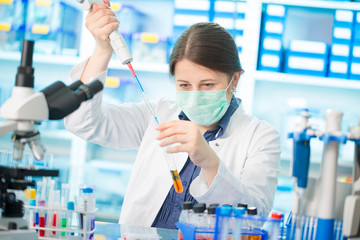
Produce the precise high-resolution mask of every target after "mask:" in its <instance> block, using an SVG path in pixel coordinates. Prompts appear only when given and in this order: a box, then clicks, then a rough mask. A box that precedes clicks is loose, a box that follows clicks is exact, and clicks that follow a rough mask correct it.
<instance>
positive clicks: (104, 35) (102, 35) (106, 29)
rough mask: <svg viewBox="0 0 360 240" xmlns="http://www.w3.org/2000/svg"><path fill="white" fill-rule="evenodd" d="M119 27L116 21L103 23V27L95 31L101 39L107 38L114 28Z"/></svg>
mask: <svg viewBox="0 0 360 240" xmlns="http://www.w3.org/2000/svg"><path fill="white" fill-rule="evenodd" d="M118 28H119V23H118V22H114V23H110V24H107V25H105V26H104V27H103V28H101V31H98V32H97V33H96V36H97V37H98V38H99V39H101V40H105V41H106V40H109V41H110V39H109V35H110V33H111V32H113V31H114V30H115V29H118Z"/></svg>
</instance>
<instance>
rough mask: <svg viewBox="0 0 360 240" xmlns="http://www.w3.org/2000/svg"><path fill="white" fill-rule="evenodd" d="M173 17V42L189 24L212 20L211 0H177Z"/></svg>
mask: <svg viewBox="0 0 360 240" xmlns="http://www.w3.org/2000/svg"><path fill="white" fill-rule="evenodd" d="M174 7H175V10H174V19H173V26H174V28H173V42H175V41H176V40H177V39H178V38H179V36H180V35H181V34H182V33H183V32H184V30H185V29H187V28H188V27H189V26H191V25H193V24H195V23H199V22H209V21H210V1H209V0H198V1H192V0H175V3H174Z"/></svg>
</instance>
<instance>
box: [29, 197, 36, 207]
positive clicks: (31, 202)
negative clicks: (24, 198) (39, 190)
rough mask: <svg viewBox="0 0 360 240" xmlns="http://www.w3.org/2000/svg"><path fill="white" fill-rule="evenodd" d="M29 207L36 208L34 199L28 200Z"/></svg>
mask: <svg viewBox="0 0 360 240" xmlns="http://www.w3.org/2000/svg"><path fill="white" fill-rule="evenodd" d="M29 206H31V207H35V206H36V199H30V200H29Z"/></svg>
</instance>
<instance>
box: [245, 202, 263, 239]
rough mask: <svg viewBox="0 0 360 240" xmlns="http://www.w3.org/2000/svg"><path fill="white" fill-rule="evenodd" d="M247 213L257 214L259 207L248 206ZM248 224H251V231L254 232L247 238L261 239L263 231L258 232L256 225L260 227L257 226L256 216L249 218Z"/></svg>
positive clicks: (249, 227)
mask: <svg viewBox="0 0 360 240" xmlns="http://www.w3.org/2000/svg"><path fill="white" fill-rule="evenodd" d="M246 213H247V215H250V216H255V215H257V208H256V207H248V209H247V210H246ZM248 224H249V226H248V229H249V233H252V234H249V236H248V238H247V239H248V240H261V233H259V234H256V232H257V229H256V227H259V226H257V221H256V219H255V218H254V219H252V220H249V221H248Z"/></svg>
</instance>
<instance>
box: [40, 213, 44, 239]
mask: <svg viewBox="0 0 360 240" xmlns="http://www.w3.org/2000/svg"><path fill="white" fill-rule="evenodd" d="M39 227H45V217H39ZM39 235H40V237H45V230H39Z"/></svg>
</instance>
